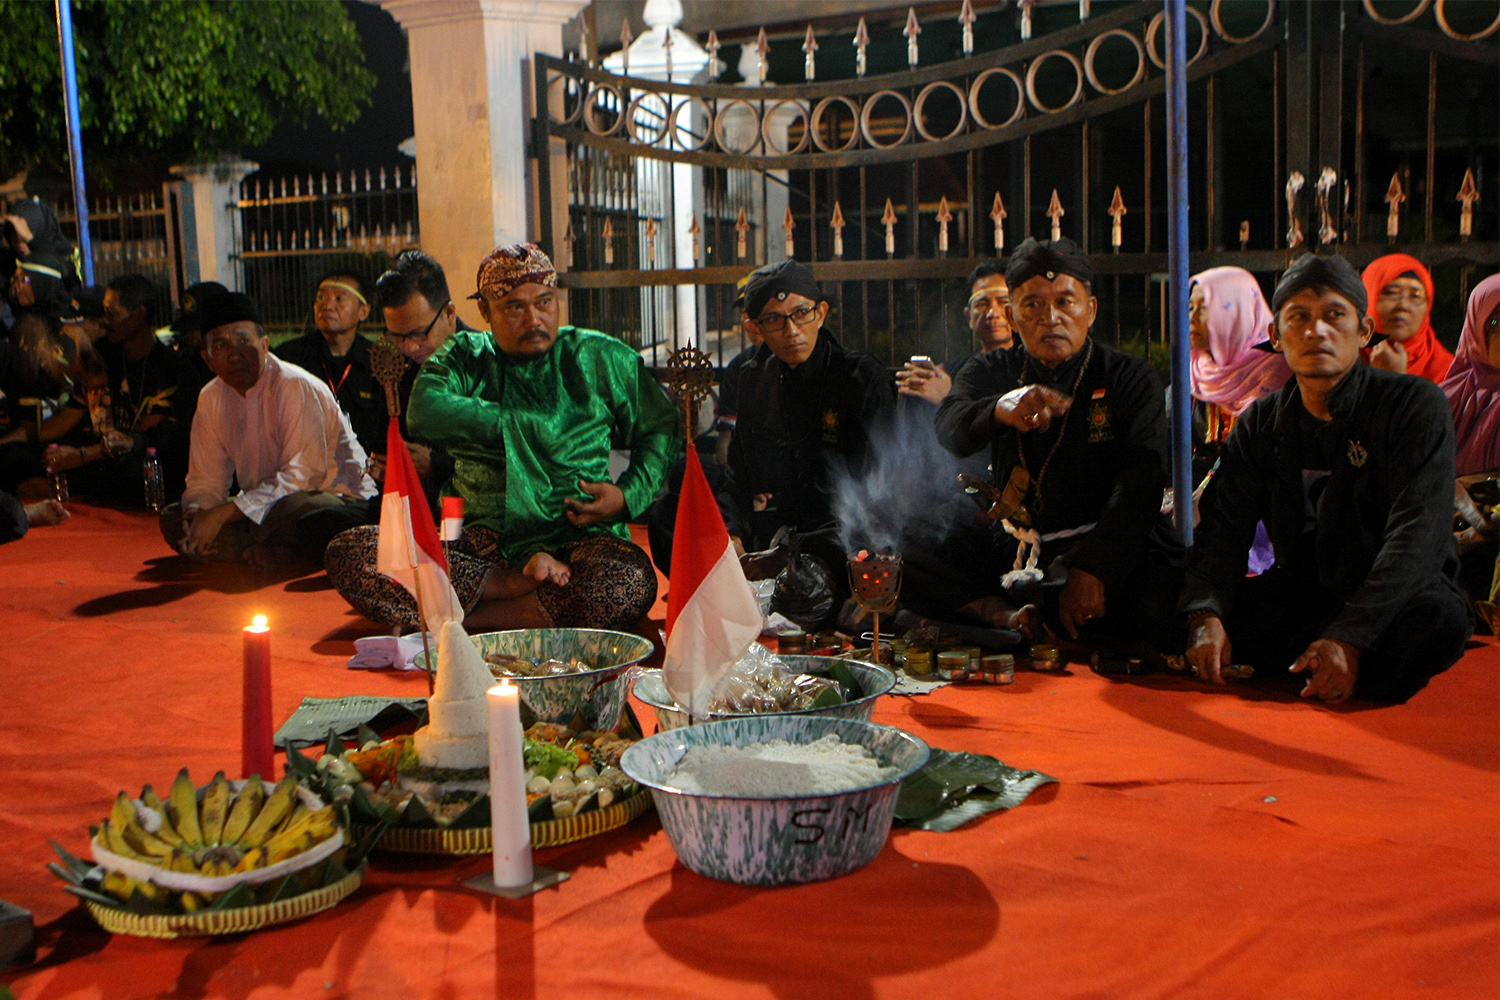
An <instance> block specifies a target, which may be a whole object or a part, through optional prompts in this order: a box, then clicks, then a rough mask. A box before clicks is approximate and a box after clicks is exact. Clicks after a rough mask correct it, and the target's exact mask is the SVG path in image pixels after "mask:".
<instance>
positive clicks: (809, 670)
mask: <svg viewBox="0 0 1500 1000" xmlns="http://www.w3.org/2000/svg"><path fill="white" fill-rule="evenodd" d="M777 659H779V660H780V661H781V662H782V663H783V664H785V665H786V667H787V669H789V670H791V671H792V672H794V673H799V674H813V675H816V676H818V677H826V676H827V675H828V667H829V664H831V663H834V662H839V663H842V664H844V665H845V666H847V667H848V668H849V672H850V673H852V674H853V675H854V680H855V681H856V682H857V683H858V684H859V689H860V696H859V697H858V698H856V699H854V700H853V701H848V702H845V703H844V704H842V705H834V706H832V707H831V708H802V709H798V710H796V711H793V712H757V713H753V714H754V715H774V716H791V717H797V716H804V715H820V716H826V717H828V718H834V719H855V720H858V721H860V722H869V721H870V717H871V715H872V714H873V713H874V711H875V700H876V699H877V698H879V697H880V696H882V695H885V694H889V693H890V692H891V689H892V688H894V687H895V686H896V675H895V674H893V673H891V671H890V670H888V669H886V668H885V667H882V666H880V665H878V664H873V663H860V662H858V661H856V660H840V659H838V658H837V657H832V656H793V655H788V656H778V657H777ZM633 693H634V694H635V696H636V697H637V698H639V699H640V700H641V701H643V702H645V703H646V704H647V705H650V706H651V708H652V709H653V710H654V711H655V712H656V723H657V725H658V726H659V727H660V728H662V729H676V728H677V727H678V726H686V725H688V724H689V723H688V713H687V709H685V708H682V707H681V706H679V705H678V704H677V700H676V699H675V698H673V697H672V693H671V692H670V691H668V690H667V683H666V680H665V679H664V678H663V677H662V672H661V671H660V670H647V671H646V672H645V673H643V674H641V676H639V677H637V678H636V681H635V691H634V692H633ZM751 714H752V713H748V712H747V713H734V712H724V713H719V714H714V715H710V716H708V719H709V720H710V721H711V720H716V719H744V718H750V717H751Z"/></svg>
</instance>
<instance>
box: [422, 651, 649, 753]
mask: <svg viewBox="0 0 1500 1000" xmlns="http://www.w3.org/2000/svg"><path fill="white" fill-rule="evenodd" d="M469 638H471V639H472V640H474V645H476V646H478V647H479V652H480V655H482V656H490V655H491V654H494V653H499V654H502V655H504V656H517V657H520V658H522V659H527V660H531V661H532V662H533V663H536V662H540V661H541V660H549V659H550V660H571V659H575V658H576V659H579V660H582V661H583V662H584V663H591V664H593V665H594V669H593V670H585V671H583V672H581V673H576V674H559V675H557V676H555V677H512V678H510V681H511V683H512V684H515V685H516V686H517V687H519V688H520V689H521V700H522V701H523V702H525V703H526V707H527V708H529V709H531V712H532V714H533V715H535V716H536V718H537V721H538V722H557V723H561V724H563V725H568V724H569V723H571V722H572V721H573V716H574V715H578V714H581V715H582V716H583V721H584V725H585V726H586V727H587V728H589V729H618V728H619V726H620V713H621V712H622V711H623V710H624V707H625V695H626V694H627V692H628V691H629V685H628V684H625V683H623V679H624V678H623V674H624V673H625V670H626V668H627V667H631V666H633V665H635V664H637V663H639V662H641V661H642V660H644V659H645V658H646V657H648V656H650V655H651V653H652V651H653V650H654V649H655V647H654V646H653V645H652V644H651V640H650V639H647V638H644V637H642V636H639V635H631V634H630V633H629V632H606V631H604V630H603V629H596V628H520V629H512V630H510V631H508V632H481V633H480V634H478V635H474V636H470V637H469ZM412 662H413V663H414V664H416V666H417V667H418V668H419V669H422V670H426V669H427V654H426V653H425V652H423V653H418V654H417V655H416V657H415V658H414V659H413V660H412Z"/></svg>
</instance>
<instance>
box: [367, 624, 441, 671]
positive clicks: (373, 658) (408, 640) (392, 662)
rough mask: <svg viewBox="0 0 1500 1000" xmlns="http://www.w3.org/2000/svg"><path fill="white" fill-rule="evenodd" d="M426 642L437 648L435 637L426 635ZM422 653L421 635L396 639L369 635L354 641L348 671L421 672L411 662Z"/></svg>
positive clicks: (389, 636) (419, 668)
mask: <svg viewBox="0 0 1500 1000" xmlns="http://www.w3.org/2000/svg"><path fill="white" fill-rule="evenodd" d="M428 642H429V643H430V644H431V646H432V648H433V649H436V648H437V636H435V635H432V634H431V633H428ZM420 652H422V633H420V632H413V633H412V634H411V635H409V636H408V635H403V636H401V637H400V638H397V637H396V636H394V635H370V636H365V637H364V638H362V639H355V640H354V655H353V656H351V657H349V669H350V670H382V669H385V668H388V667H394V668H396V669H397V670H421V669H422V668H421V667H419V666H417V665H416V664H415V663H413V662H412V660H414V659H416V658H417V654H418V653H420Z"/></svg>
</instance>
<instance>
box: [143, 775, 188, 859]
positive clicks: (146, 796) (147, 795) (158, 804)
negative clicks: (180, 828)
mask: <svg viewBox="0 0 1500 1000" xmlns="http://www.w3.org/2000/svg"><path fill="white" fill-rule="evenodd" d="M141 804H142V805H144V806H145V807H146V808H147V809H151V810H153V811H155V812H157V813H160V814H161V829H159V830H157V831H156V836H158V837H160V838H161V839H162V840H165V841H166V842H167V843H169V844H171V845H172V846H173V847H181V846H182V843H183V840H182V836H181V834H179V833H178V832H177V828H176V827H174V826H173V825H172V818H171V817H170V816H168V815H167V807H166V805H165V804H164V803H163V802H162V800H161V797H160V796H159V795H157V794H156V789H154V788H152V787H151V786H150V785H147V786H146V787H145V788H142V789H141Z"/></svg>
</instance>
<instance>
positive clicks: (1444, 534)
mask: <svg viewBox="0 0 1500 1000" xmlns="http://www.w3.org/2000/svg"><path fill="white" fill-rule="evenodd" d="M1327 405H1328V408H1329V411H1330V413H1331V414H1332V415H1333V419H1332V420H1329V421H1320V420H1316V419H1315V418H1313V417H1312V416H1311V415H1309V414H1308V413H1307V410H1306V408H1305V407H1304V406H1303V405H1302V393H1301V390H1300V389H1298V387H1297V380H1296V379H1295V378H1293V379H1291V380H1290V381H1288V382H1287V383H1286V385H1285V386H1283V387H1282V388H1281V390H1280V391H1278V392H1276V393H1275V394H1274V395H1271V396H1267V397H1265V398H1264V399H1259V400H1256V402H1255V403H1254V404H1253V405H1252V406H1251V407H1250V409H1248V410H1247V411H1245V413H1244V415H1243V416H1241V417H1240V419H1239V421H1238V422H1237V423H1236V424H1235V426H1234V429H1233V430H1232V431H1230V433H1229V439H1228V440H1227V441H1226V442H1225V446H1224V456H1223V460H1222V462H1221V464H1220V467H1219V473H1218V475H1217V476H1215V478H1214V481H1213V482H1212V483H1211V484H1210V485H1209V487H1208V489H1207V490H1206V491H1205V492H1204V495H1203V500H1202V504H1201V506H1200V510H1201V512H1202V522H1201V523H1200V525H1199V528H1198V532H1197V538H1196V540H1195V541H1196V544H1195V546H1194V549H1193V558H1192V561H1191V563H1190V564H1189V566H1188V574H1187V582H1186V584H1185V586H1184V589H1183V595H1182V602H1181V609H1182V610H1183V611H1184V612H1192V611H1197V610H1199V609H1206V610H1211V611H1213V612H1215V613H1216V614H1218V615H1219V617H1220V618H1225V617H1227V616H1228V614H1229V613H1230V611H1231V610H1232V604H1233V597H1234V593H1235V590H1236V588H1237V585H1238V584H1239V582H1240V581H1241V580H1242V579H1243V578H1244V575H1245V567H1246V555H1247V553H1248V552H1249V549H1250V545H1251V542H1252V540H1253V539H1254V536H1255V525H1256V522H1257V521H1265V523H1266V528H1267V531H1268V533H1269V534H1270V538H1271V545H1272V547H1273V548H1274V549H1275V552H1276V561H1277V563H1278V564H1279V565H1282V566H1284V567H1286V568H1287V569H1288V570H1290V571H1292V572H1294V573H1297V574H1298V575H1299V576H1302V577H1304V578H1306V579H1308V580H1309V582H1311V583H1313V584H1314V585H1316V586H1317V587H1318V588H1321V589H1322V590H1323V591H1325V592H1326V593H1328V594H1329V595H1331V596H1332V597H1333V598H1334V599H1335V600H1337V601H1338V602H1339V603H1340V604H1341V606H1342V610H1341V611H1340V612H1339V613H1338V615H1337V617H1335V619H1334V620H1333V622H1332V624H1331V625H1330V626H1329V627H1328V628H1327V629H1326V630H1324V633H1323V635H1324V636H1325V637H1327V638H1331V639H1339V640H1341V641H1343V642H1347V643H1349V644H1350V645H1353V646H1355V647H1357V648H1359V649H1369V648H1371V647H1372V646H1373V645H1374V643H1375V640H1376V639H1377V637H1379V636H1380V634H1381V633H1382V632H1383V631H1384V630H1385V628H1386V627H1387V626H1388V625H1389V624H1390V622H1391V621H1392V620H1394V619H1395V617H1396V616H1397V614H1398V613H1399V612H1400V611H1401V609H1402V608H1404V607H1405V606H1406V605H1407V603H1408V602H1409V601H1410V600H1411V599H1412V598H1413V596H1415V595H1416V594H1417V593H1418V592H1419V591H1421V590H1423V589H1424V588H1427V587H1430V586H1432V585H1434V584H1437V585H1440V586H1447V587H1450V588H1452V589H1453V591H1454V593H1458V589H1457V585H1456V584H1455V583H1454V580H1455V578H1456V575H1457V572H1458V550H1457V547H1456V545H1455V543H1454V540H1453V531H1452V520H1453V481H1454V478H1455V472H1454V457H1453V456H1454V434H1453V417H1452V414H1451V412H1450V410H1449V408H1448V401H1447V399H1446V397H1444V395H1443V392H1442V390H1441V389H1439V388H1438V387H1437V386H1436V385H1434V384H1433V383H1432V382H1429V381H1427V380H1426V379H1421V378H1416V377H1414V376H1410V375H1398V374H1395V373H1392V372H1386V371H1381V370H1380V369H1376V368H1371V367H1369V366H1368V365H1365V364H1356V365H1355V366H1354V368H1353V369H1352V370H1351V371H1350V372H1349V374H1348V375H1347V376H1345V378H1344V380H1343V381H1342V382H1340V383H1339V384H1338V385H1337V386H1335V387H1334V389H1333V391H1332V392H1330V393H1329V394H1328V399H1327ZM1320 465H1326V467H1327V468H1328V469H1329V472H1328V475H1327V476H1326V477H1322V476H1319V475H1317V472H1318V468H1319V466H1320ZM1309 486H1311V487H1312V489H1311V490H1310V489H1309ZM1319 487H1321V489H1319ZM1315 498H1316V499H1317V500H1318V502H1317V503H1316V512H1315V514H1314V520H1313V528H1312V530H1311V531H1309V530H1308V527H1309V521H1308V518H1309V511H1310V506H1309V502H1310V500H1312V499H1315Z"/></svg>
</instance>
